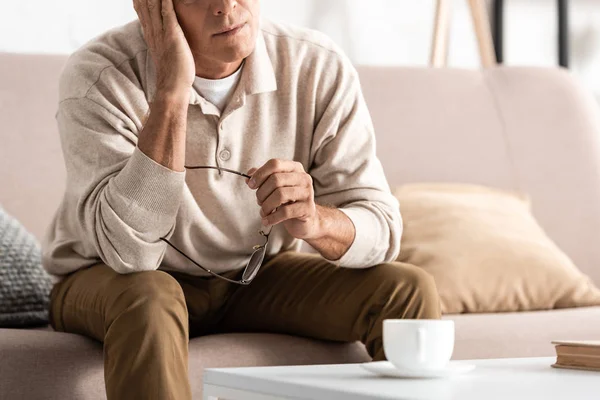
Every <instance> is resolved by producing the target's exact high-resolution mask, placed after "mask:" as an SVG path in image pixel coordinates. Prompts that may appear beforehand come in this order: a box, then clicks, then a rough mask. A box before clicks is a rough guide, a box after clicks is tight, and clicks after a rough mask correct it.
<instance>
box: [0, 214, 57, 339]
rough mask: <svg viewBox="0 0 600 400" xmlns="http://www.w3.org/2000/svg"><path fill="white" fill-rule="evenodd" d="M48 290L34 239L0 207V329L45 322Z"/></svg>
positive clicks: (48, 281)
mask: <svg viewBox="0 0 600 400" xmlns="http://www.w3.org/2000/svg"><path fill="white" fill-rule="evenodd" d="M51 289H52V280H51V278H50V276H49V275H48V273H47V272H46V271H45V270H44V269H43V268H42V264H41V250H40V245H39V243H38V241H37V240H36V238H35V237H34V236H33V235H32V234H31V233H29V232H28V231H27V230H26V229H25V228H24V227H23V225H21V224H20V223H19V222H18V221H17V220H16V219H15V218H13V217H11V216H10V215H8V214H7V213H6V212H5V211H4V210H3V209H2V207H0V328H21V327H30V326H36V325H46V324H47V323H48V305H49V302H50V290H51Z"/></svg>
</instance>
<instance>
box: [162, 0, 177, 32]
mask: <svg viewBox="0 0 600 400" xmlns="http://www.w3.org/2000/svg"><path fill="white" fill-rule="evenodd" d="M162 20H163V26H164V27H165V28H167V27H171V28H172V27H174V26H177V24H178V22H177V15H176V14H175V7H174V6H173V0H162Z"/></svg>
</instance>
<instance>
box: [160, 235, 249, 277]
mask: <svg viewBox="0 0 600 400" xmlns="http://www.w3.org/2000/svg"><path fill="white" fill-rule="evenodd" d="M160 240H163V241H165V242H167V243H168V244H169V245H170V246H171V247H172V248H174V249H175V250H177V252H179V254H181V255H182V256H184V257H185V258H187V259H188V260H190V261H191V262H192V263H194V265H196V266H197V267H200V268H201V269H203V270H204V271H206V272H208V273H209V274H211V275H213V276H215V277H217V278H221V279H224V280H226V281H227V282H230V283H235V284H237V285H244V286H246V285H248V284H249V283H245V282H241V281H234V280H233V279H229V278H227V277H225V276H222V275H219V274H217V273H215V272H213V271H211V270H210V269H208V268H205V267H203V266H202V265H200V264H198V263H197V262H196V261H194V260H192V259H191V258H190V257H188V256H187V254H185V253H184V252H183V251H181V250H179V249H178V248H177V247H175V246H174V245H173V244H172V243H171V242H169V241H168V240H167V239H165V238H160Z"/></svg>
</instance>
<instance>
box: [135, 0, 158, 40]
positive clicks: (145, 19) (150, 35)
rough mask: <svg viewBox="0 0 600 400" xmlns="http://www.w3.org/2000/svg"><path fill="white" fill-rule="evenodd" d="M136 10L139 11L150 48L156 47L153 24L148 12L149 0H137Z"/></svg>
mask: <svg viewBox="0 0 600 400" xmlns="http://www.w3.org/2000/svg"><path fill="white" fill-rule="evenodd" d="M135 11H136V12H137V15H138V18H139V20H140V23H141V24H142V31H143V32H144V38H145V39H146V42H147V44H148V47H149V48H150V49H153V48H154V32H152V24H151V23H150V15H149V14H148V6H147V0H136V1H135Z"/></svg>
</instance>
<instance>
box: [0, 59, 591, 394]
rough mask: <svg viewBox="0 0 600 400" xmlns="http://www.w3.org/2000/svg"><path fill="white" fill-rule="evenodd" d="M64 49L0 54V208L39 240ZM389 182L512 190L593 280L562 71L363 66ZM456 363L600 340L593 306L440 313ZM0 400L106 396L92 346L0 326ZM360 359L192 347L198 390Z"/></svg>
mask: <svg viewBox="0 0 600 400" xmlns="http://www.w3.org/2000/svg"><path fill="white" fill-rule="evenodd" d="M65 59H66V58H65V56H49V55H14V54H0V130H1V132H2V136H1V141H0V204H2V206H3V207H4V208H5V209H6V210H7V211H8V212H9V213H11V214H13V215H14V216H16V217H17V218H19V219H20V221H21V222H22V223H23V224H24V225H25V226H26V227H27V228H28V229H29V230H30V231H31V232H32V233H34V234H35V235H36V236H37V237H38V238H40V239H41V237H42V236H43V234H44V230H45V227H46V226H47V224H48V222H49V220H50V217H51V215H52V213H53V212H54V210H55V208H56V207H57V205H58V202H59V200H60V198H61V196H62V193H63V189H64V184H65V171H64V167H63V160H62V154H61V148H60V141H59V136H58V133H57V128H56V124H55V121H54V113H55V110H56V100H57V78H58V75H59V73H60V70H61V67H62V65H63V63H64V62H65ZM359 72H360V75H361V80H362V84H363V87H364V93H365V96H366V98H367V103H368V105H369V108H370V111H371V114H372V117H373V120H374V123H375V128H376V132H377V138H378V143H377V145H378V151H379V156H380V158H381V160H382V162H383V165H384V167H385V170H386V174H387V177H388V180H389V182H390V184H391V185H392V186H395V185H399V184H402V183H408V182H423V181H443V182H468V183H476V184H485V185H492V186H496V187H500V188H508V189H517V188H521V189H523V190H525V191H527V192H528V193H530V194H531V196H532V199H533V204H534V212H535V214H536V216H537V218H538V219H539V221H540V222H541V224H542V225H543V227H544V228H545V229H546V231H547V232H548V233H549V234H550V236H551V237H552V238H553V239H554V240H555V241H556V242H557V243H558V244H559V246H560V247H561V248H563V249H564V250H565V251H566V252H567V253H568V254H569V255H570V256H571V257H572V258H573V259H574V260H575V262H576V264H577V265H578V266H579V267H580V268H581V269H582V270H583V271H584V272H586V273H587V274H588V275H590V276H591V277H592V278H593V279H594V281H595V282H596V284H599V285H600V246H598V244H597V241H598V232H600V114H599V112H598V106H597V105H596V103H595V102H594V100H593V99H592V97H591V95H590V94H589V93H587V92H586V91H585V90H582V89H581V88H580V87H579V85H578V84H577V83H576V82H575V81H574V79H573V78H572V77H571V76H570V75H569V74H568V73H566V72H564V71H562V70H557V69H539V68H495V69H491V70H487V71H472V70H471V71H470V70H457V69H437V70H434V69H420V68H378V67H366V68H360V69H359ZM445 318H451V319H453V320H455V321H456V329H457V332H456V346H455V352H454V358H455V359H466V358H488V357H520V356H549V355H553V351H554V350H553V347H552V346H551V345H550V341H551V340H553V339H558V338H569V339H585V338H599V337H600V307H590V308H580V309H568V310H556V311H538V312H525V313H508V314H470V315H447V316H445ZM0 355H1V356H0V399H8V400H13V399H38V398H43V399H48V400H54V399H56V400H59V399H60V400H63V399H86V400H87V399H102V398H106V396H105V394H104V377H103V363H102V347H101V344H100V343H98V342H96V341H93V340H91V339H87V338H85V337H82V336H78V335H74V334H65V333H60V332H54V331H53V330H52V329H51V328H50V327H45V328H40V329H28V330H23V329H0ZM365 360H368V356H367V354H366V352H365V350H364V347H363V346H362V345H361V344H360V343H352V344H340V343H324V342H319V341H314V340H309V339H304V338H299V337H290V336H284V335H266V334H231V335H217V336H207V337H201V338H194V339H192V340H191V341H190V379H191V381H192V385H193V391H194V396H195V398H201V390H202V372H203V369H204V368H206V367H224V366H246V365H284V364H309V363H345V362H361V361H365Z"/></svg>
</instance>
